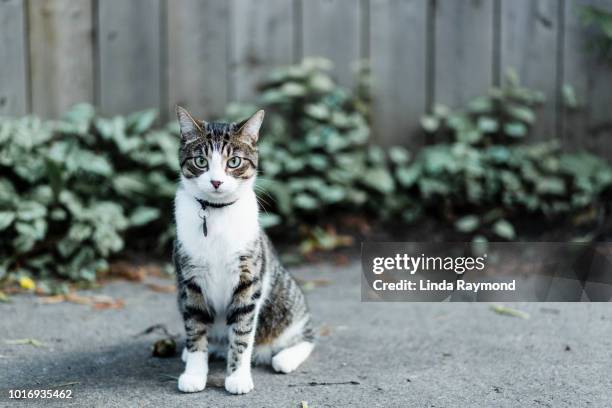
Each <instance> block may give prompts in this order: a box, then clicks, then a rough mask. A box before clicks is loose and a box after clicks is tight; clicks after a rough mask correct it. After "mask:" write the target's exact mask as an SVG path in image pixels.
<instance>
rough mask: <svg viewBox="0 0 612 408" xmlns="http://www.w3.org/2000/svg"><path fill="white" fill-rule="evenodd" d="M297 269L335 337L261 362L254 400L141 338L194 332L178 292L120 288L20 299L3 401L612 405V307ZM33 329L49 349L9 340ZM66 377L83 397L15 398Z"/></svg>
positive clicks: (1, 309) (4, 333) (9, 330)
mask: <svg viewBox="0 0 612 408" xmlns="http://www.w3.org/2000/svg"><path fill="white" fill-rule="evenodd" d="M294 274H295V275H296V276H299V277H301V278H303V279H313V278H325V279H329V280H330V282H331V284H330V285H329V286H325V287H318V288H315V289H313V290H311V291H309V292H308V298H309V302H310V305H311V308H312V311H313V314H314V316H315V318H316V321H317V322H318V324H319V325H320V326H321V327H322V328H323V329H322V330H323V334H327V335H325V336H322V337H321V339H320V342H319V345H318V347H317V349H315V352H314V353H313V355H312V356H311V357H310V359H309V360H308V361H307V362H306V363H305V364H304V365H303V366H302V367H301V368H300V369H299V370H298V371H297V372H295V373H292V374H290V375H282V374H276V373H274V372H273V371H272V370H271V369H270V368H268V367H258V368H255V369H254V372H253V377H254V381H255V390H254V391H253V392H251V393H250V394H248V395H245V396H233V395H229V394H227V393H226V392H225V390H224V389H223V388H222V386H221V384H222V381H223V365H222V363H215V364H213V365H212V367H211V372H210V375H209V384H208V386H207V388H206V389H205V390H204V391H203V392H201V393H197V394H181V393H179V392H178V391H177V388H176V382H175V381H174V380H172V379H171V378H170V377H177V376H178V375H179V374H180V372H181V368H182V363H181V362H180V359H179V357H178V356H177V357H175V358H169V359H159V358H154V357H151V352H150V347H151V345H152V343H153V342H154V341H155V340H157V339H158V338H160V337H161V336H160V335H156V334H151V335H146V336H140V337H138V336H135V335H136V334H137V333H139V332H141V331H143V330H144V329H146V328H147V327H149V326H151V325H153V324H158V323H163V324H166V325H167V327H168V328H169V329H170V330H171V331H172V332H174V333H182V331H181V322H180V319H179V315H178V313H177V311H176V307H175V298H174V294H168V293H157V292H154V291H151V290H150V289H148V288H147V287H146V286H144V285H142V284H135V283H128V282H116V283H111V284H109V285H107V286H105V287H104V288H103V289H102V290H101V292H102V293H106V294H108V295H111V296H113V297H117V298H121V299H124V300H125V302H126V305H125V308H124V309H121V310H104V311H92V309H91V307H90V306H86V305H77V304H69V303H61V304H55V305H43V304H40V302H39V300H38V299H37V298H35V297H32V296H17V297H15V298H14V301H13V302H12V303H9V304H0V356H2V357H0V406H13V405H14V406H38V405H40V406H87V407H106V406H116V407H175V406H176V407H178V406H181V407H184V406H201V407H298V406H300V404H301V401H307V402H308V405H309V407H344V406H352V407H408V406H409V407H585V406H586V407H609V406H612V379H611V374H612V364H610V350H611V346H612V345H611V343H612V336H611V335H610V334H611V333H612V305H610V304H587V303H584V304H551V303H548V304H537V303H532V304H513V305H512V307H514V308H516V309H520V310H523V311H526V312H528V313H530V315H531V318H530V319H528V320H524V319H520V318H516V317H509V316H503V315H499V314H496V313H494V312H492V311H491V310H490V308H489V306H488V305H487V304H457V303H453V304H450V303H446V304H438V303H436V304H433V303H431V304H425V303H376V304H374V303H361V301H360V287H359V282H360V272H359V267H358V266H357V265H356V264H353V265H352V266H350V267H341V268H338V267H332V266H326V265H312V266H308V267H302V268H298V269H295V270H294ZM19 338H35V339H37V340H40V341H42V342H44V343H45V344H46V345H47V347H44V348H36V347H33V346H29V345H7V344H6V343H5V342H4V341H3V340H5V339H19ZM351 382H353V383H351ZM66 383H75V384H72V385H66V386H62V384H66ZM322 383H323V384H324V383H327V385H318V384H322ZM332 383H346V384H332ZM58 386H59V388H65V389H71V390H73V399H72V400H70V401H57V400H53V401H50V400H45V401H28V402H25V401H10V400H9V399H8V392H7V390H8V389H38V388H43V389H44V388H49V387H58Z"/></svg>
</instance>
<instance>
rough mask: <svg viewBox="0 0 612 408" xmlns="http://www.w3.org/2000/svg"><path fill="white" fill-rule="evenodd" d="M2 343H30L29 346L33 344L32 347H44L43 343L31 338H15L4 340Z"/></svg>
mask: <svg viewBox="0 0 612 408" xmlns="http://www.w3.org/2000/svg"><path fill="white" fill-rule="evenodd" d="M4 343H6V344H12V345H20V346H21V345H30V346H34V347H45V344H44V343H43V342H41V341H38V340H36V339H31V338H27V339H15V340H4Z"/></svg>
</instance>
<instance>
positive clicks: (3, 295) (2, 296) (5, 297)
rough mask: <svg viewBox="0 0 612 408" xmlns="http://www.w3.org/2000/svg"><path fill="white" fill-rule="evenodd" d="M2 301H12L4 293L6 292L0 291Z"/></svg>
mask: <svg viewBox="0 0 612 408" xmlns="http://www.w3.org/2000/svg"><path fill="white" fill-rule="evenodd" d="M0 302H2V303H10V302H11V299H10V298H9V297H8V296H6V295H5V294H4V292H2V291H0Z"/></svg>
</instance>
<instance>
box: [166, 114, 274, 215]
mask: <svg viewBox="0 0 612 408" xmlns="http://www.w3.org/2000/svg"><path fill="white" fill-rule="evenodd" d="M176 112H177V116H178V121H179V125H180V128H181V147H180V150H179V162H180V165H181V174H182V180H183V184H184V185H185V187H186V188H187V189H188V190H189V191H190V192H191V193H192V194H194V195H195V196H197V197H198V198H203V199H205V200H207V201H210V202H214V203H222V202H228V201H234V200H236V199H238V198H239V197H240V195H241V194H243V193H244V192H245V191H250V190H252V189H253V184H254V181H255V175H256V174H257V162H258V155H257V140H258V137H259V128H260V127H261V123H262V121H263V117H264V112H263V111H261V110H260V111H258V112H257V113H255V114H254V115H253V116H251V117H250V118H249V119H247V120H246V121H243V122H241V123H237V124H236V123H207V122H205V121H201V120H197V119H194V118H193V117H192V116H191V115H190V114H189V112H187V111H186V110H185V109H183V108H181V107H180V106H177V109H176Z"/></svg>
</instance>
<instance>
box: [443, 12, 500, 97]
mask: <svg viewBox="0 0 612 408" xmlns="http://www.w3.org/2000/svg"><path fill="white" fill-rule="evenodd" d="M434 4H435V27H436V28H435V96H434V99H435V101H436V102H437V103H442V104H445V105H449V106H451V107H460V106H462V105H463V104H464V103H466V102H468V101H469V100H471V99H472V98H473V97H475V96H478V95H482V94H483V93H485V92H486V90H487V89H488V88H489V86H491V84H492V82H493V47H494V44H493V42H494V41H493V38H494V34H495V33H494V31H493V0H470V1H456V0H438V1H436V2H435V3H434Z"/></svg>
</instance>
